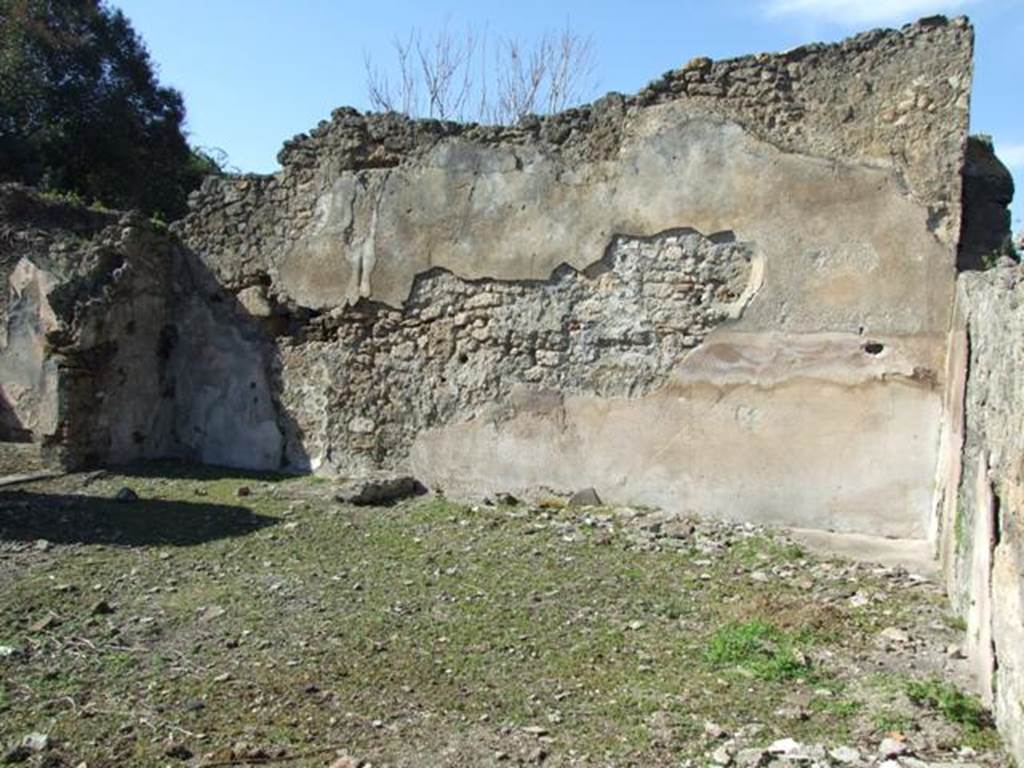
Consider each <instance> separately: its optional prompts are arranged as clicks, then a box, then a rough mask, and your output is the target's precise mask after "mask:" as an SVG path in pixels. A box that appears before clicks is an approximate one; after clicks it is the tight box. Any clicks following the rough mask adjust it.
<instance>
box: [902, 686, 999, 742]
mask: <svg viewBox="0 0 1024 768" xmlns="http://www.w3.org/2000/svg"><path fill="white" fill-rule="evenodd" d="M906 693H907V696H908V697H909V699H910V700H911V701H912V702H914V703H915V704H917V705H918V706H921V707H928V708H929V709H933V710H935V711H936V712H939V713H940V714H941V715H942V716H943V717H945V718H946V719H947V720H948V721H949V722H951V723H955V724H957V725H960V726H963V727H964V728H965V729H966V730H968V731H980V730H983V729H986V728H991V727H992V718H991V716H990V715H989V713H988V710H986V709H985V707H984V706H983V705H982V703H981V701H979V700H978V699H977V698H975V697H974V696H971V695H969V694H966V693H964V692H963V691H961V690H960V689H959V688H957V687H956V686H955V685H951V684H950V683H945V682H943V681H941V680H938V679H936V678H929V679H927V680H911V681H909V682H908V683H907V685H906Z"/></svg>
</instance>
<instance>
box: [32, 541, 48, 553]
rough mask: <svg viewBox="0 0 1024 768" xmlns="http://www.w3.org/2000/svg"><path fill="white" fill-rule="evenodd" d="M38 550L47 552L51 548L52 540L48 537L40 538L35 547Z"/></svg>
mask: <svg viewBox="0 0 1024 768" xmlns="http://www.w3.org/2000/svg"><path fill="white" fill-rule="evenodd" d="M33 549H35V551H36V552H47V551H49V549H50V542H48V541H47V540H46V539H38V540H37V541H36V543H35V546H34V547H33Z"/></svg>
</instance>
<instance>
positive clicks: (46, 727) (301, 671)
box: [0, 464, 1010, 768]
mask: <svg viewBox="0 0 1024 768" xmlns="http://www.w3.org/2000/svg"><path fill="white" fill-rule="evenodd" d="M125 488H128V489H131V491H132V492H134V495H137V498H134V499H129V500H118V498H117V497H118V492H119V491H122V489H125ZM335 493H336V488H335V486H334V485H333V484H332V483H331V482H328V481H324V480H319V479H316V478H310V477H306V478H278V477H268V476H247V475H244V474H225V473H224V472H223V471H217V470H211V469H201V468H195V467H185V466H180V465H175V464H158V465H152V466H147V467H143V468H139V469H134V470H131V471H125V472H124V474H114V473H91V474H77V475H68V476H64V477H60V478H55V479H49V480H42V481H38V482H33V483H27V484H20V485H17V486H13V487H6V488H0V763H4V762H6V763H8V764H19V763H20V764H24V765H28V766H50V767H51V768H56V767H57V766H68V767H69V768H73V767H75V766H87V767H88V768H100V767H101V766H164V765H166V766H214V765H262V764H272V765H277V764H281V765H287V766H317V767H326V766H335V767H336V768H353V767H354V766H360V765H362V766H368V765H369V766H375V767H377V768H380V767H381V766H507V765H517V764H520V765H522V764H532V765H538V764H542V765H545V766H693V767H696V766H715V765H734V766H741V767H742V766H780V767H781V766H798V765H799V766H841V765H846V766H885V768H900V767H902V768H922V766H961V768H966V767H967V766H1009V765H1010V763H1009V761H1008V759H1007V758H1006V757H1005V756H1004V755H1003V753H1002V752H1001V750H1000V747H999V740H998V738H997V736H996V734H995V732H994V730H993V729H992V727H991V722H990V719H989V715H988V713H987V712H986V711H985V710H984V709H983V708H982V707H981V706H980V705H979V704H978V702H977V701H976V700H975V699H974V698H973V697H971V696H970V695H968V694H967V693H965V691H966V662H965V661H964V659H963V657H962V653H961V652H960V647H959V646H960V644H961V643H962V641H963V638H962V630H963V628H962V625H961V624H960V622H959V621H958V620H957V619H955V618H954V617H953V616H952V615H951V614H950V613H949V612H948V610H947V608H946V606H945V599H944V597H943V594H942V592H941V589H940V588H939V587H938V585H936V584H934V583H932V582H929V581H928V580H926V579H924V578H921V577H918V576H915V575H914V574H909V573H907V572H905V571H902V570H900V569H898V568H886V567H881V566H872V565H865V564H854V563H851V562H849V561H843V560H839V559H825V558H820V557H815V556H812V555H810V554H808V553H806V552H804V551H803V550H802V549H801V548H800V547H799V546H797V545H795V544H793V543H792V542H790V541H788V540H787V539H786V538H785V537H783V536H781V535H780V534H776V533H773V532H771V531H766V530H763V529H758V528H754V527H751V526H736V525H728V524H721V523H691V522H688V521H672V520H668V519H665V518H664V517H663V516H661V515H660V514H659V513H657V512H656V511H651V510H641V509H624V508H619V509H606V508H575V507H569V506H567V505H566V504H565V502H564V500H563V499H560V498H556V497H552V498H549V499H544V500H542V501H541V502H540V503H537V504H526V503H520V502H516V503H513V502H514V501H515V500H513V499H507V498H503V499H501V502H502V503H498V502H497V501H491V500H484V499H481V500H480V502H479V503H477V504H475V505H461V504H455V503H452V502H450V501H447V500H445V499H443V498H440V497H437V496H432V495H424V496H420V497H418V498H414V499H409V500H406V501H402V502H399V503H397V504H395V505H393V506H390V507H354V506H347V505H345V504H342V503H340V502H338V501H336V500H335ZM121 495H122V496H129V497H130V496H131V495H132V494H128V493H125V492H122V494H121Z"/></svg>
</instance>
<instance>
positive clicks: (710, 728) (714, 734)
mask: <svg viewBox="0 0 1024 768" xmlns="http://www.w3.org/2000/svg"><path fill="white" fill-rule="evenodd" d="M704 733H706V734H707V735H708V736H710V737H711V738H712V739H724V738H725V737H726V736H728V735H729V734H728V732H726V730H725V728H723V727H722V726H720V725H719V724H718V723H713V722H711V721H710V720H708V721H707V722H706V723H704Z"/></svg>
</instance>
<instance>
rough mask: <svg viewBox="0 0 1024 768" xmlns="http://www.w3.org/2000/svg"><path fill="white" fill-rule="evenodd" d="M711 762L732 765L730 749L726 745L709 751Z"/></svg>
mask: <svg viewBox="0 0 1024 768" xmlns="http://www.w3.org/2000/svg"><path fill="white" fill-rule="evenodd" d="M711 762H713V763H714V764H715V765H732V751H731V750H730V749H729V748H728V747H719V748H718V749H716V750H715V751H714V752H712V753H711Z"/></svg>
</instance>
